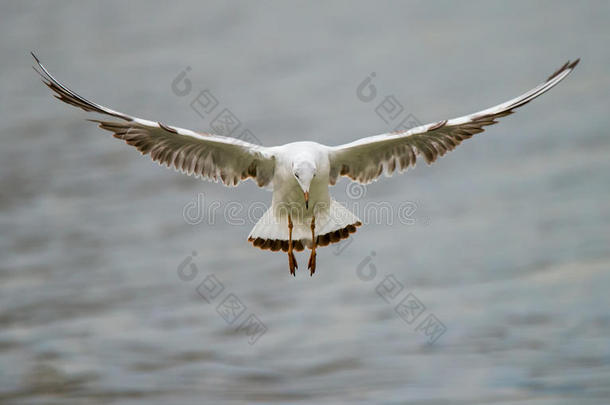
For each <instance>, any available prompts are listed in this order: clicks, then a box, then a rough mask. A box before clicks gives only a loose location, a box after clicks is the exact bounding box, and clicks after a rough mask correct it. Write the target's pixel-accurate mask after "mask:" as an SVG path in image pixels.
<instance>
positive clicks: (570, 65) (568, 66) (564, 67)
mask: <svg viewBox="0 0 610 405" xmlns="http://www.w3.org/2000/svg"><path fill="white" fill-rule="evenodd" d="M578 62H580V58H577V59H576V60H575V61H573V62H572V61H567V62H566V63H564V64H563V65H562V66H561V67H560V68H559V69H557V70H556V71H555V72H554V73H553V74H552V75H550V76H549V77H548V79H546V80H547V81H550V80H552V79H554V78H555V77H557V76H559V75H560V74H561V73H563V72H565V71H566V70H570V71H571V70H573V69H574V68H575V67H576V65H578Z"/></svg>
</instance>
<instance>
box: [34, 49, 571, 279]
mask: <svg viewBox="0 0 610 405" xmlns="http://www.w3.org/2000/svg"><path fill="white" fill-rule="evenodd" d="M32 56H33V57H34V59H35V60H36V64H37V66H38V68H39V69H40V70H37V69H36V68H34V69H35V70H36V71H37V72H38V74H40V76H41V77H42V80H43V82H44V83H45V84H46V85H47V86H48V87H49V88H50V89H51V90H52V91H53V92H55V97H57V98H58V99H59V100H61V101H63V102H65V103H68V104H71V105H73V106H76V107H80V108H82V109H83V110H85V111H88V112H95V113H99V114H102V115H106V116H109V117H111V118H112V119H109V120H95V119H92V120H91V121H93V122H96V123H98V125H99V127H100V128H102V129H105V130H108V131H111V132H113V133H114V136H115V137H116V138H118V139H122V140H123V141H125V142H126V143H127V144H129V145H131V146H134V147H135V148H137V149H138V150H139V151H140V152H141V153H142V154H145V155H149V156H150V157H151V158H152V159H153V160H154V161H156V162H159V163H160V164H164V165H166V166H168V167H169V166H171V167H174V168H175V169H177V170H179V171H181V172H182V173H186V174H188V175H194V176H198V177H204V178H207V179H210V180H214V181H221V182H222V183H223V184H225V185H227V186H236V185H238V184H239V183H240V182H241V181H244V180H248V179H250V180H253V181H254V182H256V184H257V185H258V186H260V187H270V188H272V189H273V197H272V204H271V208H269V210H268V211H267V212H266V213H265V214H264V215H263V217H262V218H261V219H260V220H259V221H258V222H257V223H256V225H255V226H254V228H253V229H252V231H251V232H250V235H249V236H248V240H249V241H250V242H252V243H253V244H254V246H257V247H260V248H262V249H269V250H272V251H279V250H282V251H285V252H287V253H288V265H289V269H290V273H291V274H293V275H294V274H295V270H296V269H297V268H298V265H297V262H296V259H295V257H294V253H293V251H294V250H297V251H301V250H303V249H304V248H305V247H308V248H309V249H311V254H310V257H309V263H308V268H309V270H310V274H311V275H313V273H314V272H315V269H316V248H317V246H326V245H328V244H330V243H334V242H338V241H339V240H341V239H345V238H348V237H349V235H350V234H351V233H353V232H355V231H356V227H358V226H360V225H361V224H362V223H361V221H360V220H359V219H358V217H356V216H355V215H354V214H352V213H351V212H350V211H349V210H347V209H346V208H345V207H343V206H342V205H340V204H339V203H337V202H336V201H334V200H333V199H331V197H330V193H329V186H330V185H334V184H335V183H336V181H337V179H338V177H339V176H346V177H349V178H350V179H351V180H353V181H356V182H359V183H363V184H366V183H370V182H372V181H375V180H376V179H377V178H378V177H379V176H381V174H385V175H387V176H390V175H392V174H393V173H394V172H395V171H399V172H403V171H404V170H406V169H407V168H408V167H410V166H415V163H416V160H417V158H418V157H423V159H424V160H425V161H426V162H427V163H428V164H430V163H432V162H434V161H435V160H436V159H437V158H438V157H439V156H443V155H444V154H445V153H446V152H448V151H451V150H453V149H454V148H455V147H456V146H458V145H459V144H460V143H461V142H462V141H463V140H465V139H468V138H470V137H471V136H472V135H474V134H477V133H479V132H483V131H484V127H486V126H488V125H493V124H495V123H497V121H496V120H497V119H498V118H501V117H504V116H507V115H509V114H512V113H513V112H514V111H513V110H515V109H516V108H519V107H521V106H523V105H525V104H527V103H529V102H530V101H532V100H533V99H535V98H536V97H538V96H540V95H541V94H543V93H545V92H547V91H548V90H549V89H551V88H552V87H554V86H555V85H556V84H557V83H559V82H560V81H562V80H563V79H564V78H565V77H566V76H567V75H569V74H570V72H571V71H572V70H573V69H574V67H575V66H576V65H577V64H578V62H579V59H577V60H575V61H574V62H567V63H566V64H564V65H563V66H562V67H561V68H560V69H558V70H557V71H556V72H555V73H553V74H552V75H551V76H549V78H548V79H546V81H544V82H543V83H541V84H540V85H538V86H536V87H534V88H533V89H532V90H530V91H528V92H526V93H524V94H522V95H521V96H519V97H516V98H513V99H512V100H509V101H507V102H504V103H502V104H498V105H497V106H494V107H491V108H487V109H485V110H482V111H479V112H477V113H474V114H469V115H465V116H462V117H459V118H453V119H450V120H442V121H438V122H435V123H431V124H426V125H422V126H419V127H416V128H412V129H410V130H405V131H398V132H391V133H385V134H381V135H375V136H370V137H367V138H362V139H359V140H357V141H354V142H351V143H347V144H344V145H340V146H326V145H322V144H319V143H315V142H294V143H289V144H286V145H281V146H273V147H264V146H259V145H254V144H251V143H248V142H244V141H241V140H239V139H235V138H229V137H225V136H220V135H214V134H209V133H205V132H196V131H192V130H189V129H183V128H178V127H174V126H170V125H166V124H164V123H161V122H156V121H149V120H145V119H141V118H137V117H134V116H131V115H128V114H124V113H121V112H118V111H114V110H112V109H110V108H107V107H104V106H102V105H99V104H96V103H94V102H91V101H89V100H87V99H85V98H84V97H82V96H80V95H78V94H77V93H75V92H73V91H72V90H70V89H69V88H67V87H66V86H65V85H63V84H62V83H61V82H59V81H58V80H56V79H55V78H54V77H53V76H52V75H51V74H50V73H49V72H48V71H47V69H46V68H45V67H44V66H43V65H42V64H41V63H40V61H39V59H38V58H37V57H36V55H34V54H33V53H32Z"/></svg>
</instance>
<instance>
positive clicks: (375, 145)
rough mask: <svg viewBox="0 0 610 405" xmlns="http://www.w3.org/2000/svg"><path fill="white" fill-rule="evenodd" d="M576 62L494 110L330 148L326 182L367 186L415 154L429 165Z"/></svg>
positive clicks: (403, 166)
mask: <svg viewBox="0 0 610 405" xmlns="http://www.w3.org/2000/svg"><path fill="white" fill-rule="evenodd" d="M578 61H579V59H577V60H576V61H574V62H567V63H566V64H565V65H563V66H562V67H561V68H559V70H557V71H556V72H555V73H553V74H552V75H551V76H549V78H548V79H546V81H545V82H544V83H541V84H540V85H538V86H536V87H534V88H533V89H532V90H530V91H528V92H527V93H524V94H522V95H521V96H519V97H516V98H513V99H512V100H509V101H507V102H505V103H502V104H499V105H496V106H495V107H491V108H488V109H486V110H483V111H479V112H477V113H474V114H469V115H464V116H462V117H459V118H454V119H451V120H443V121H439V122H436V123H432V124H427V125H422V126H419V127H416V128H413V129H410V130H407V131H400V132H392V133H387V134H382V135H376V136H371V137H368V138H362V139H359V140H357V141H354V142H351V143H348V144H345V145H341V146H335V147H331V148H330V164H331V169H330V183H331V184H335V182H336V181H337V177H338V176H347V177H349V178H350V179H352V180H354V181H357V182H360V183H364V184H366V183H370V182H372V181H374V180H375V179H377V178H378V177H379V176H380V175H381V174H382V173H383V172H385V174H386V175H387V176H390V175H392V173H393V172H394V170H396V169H398V170H399V171H400V172H402V171H404V170H406V169H407V168H408V167H409V166H415V161H416V159H417V155H419V156H423V158H424V159H425V160H426V162H427V163H428V164H430V163H432V162H434V161H435V160H436V159H437V158H438V157H439V156H443V155H444V154H445V153H446V152H448V151H451V150H453V149H454V148H455V147H456V146H458V145H459V144H460V143H461V142H462V141H463V140H465V139H468V138H470V137H471V136H472V135H474V134H478V133H479V132H483V130H484V129H483V128H484V127H486V126H487V125H493V124H495V123H496V122H497V121H496V119H498V118H501V117H504V116H507V115H509V114H512V113H513V110H514V109H515V108H519V107H521V106H523V105H525V104H527V103H529V102H530V101H532V100H533V99H535V98H536V97H538V96H540V95H541V94H543V93H545V92H547V91H548V90H550V89H551V88H552V87H554V86H555V85H556V84H557V83H559V82H560V81H562V80H563V79H564V78H565V77H566V76H567V75H569V74H570V72H571V71H572V70H573V69H574V67H575V66H576V65H577V64H578Z"/></svg>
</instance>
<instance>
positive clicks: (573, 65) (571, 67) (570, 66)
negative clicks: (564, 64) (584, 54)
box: [568, 58, 580, 69]
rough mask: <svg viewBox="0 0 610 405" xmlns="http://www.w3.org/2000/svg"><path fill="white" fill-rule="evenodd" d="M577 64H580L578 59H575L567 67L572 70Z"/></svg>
mask: <svg viewBox="0 0 610 405" xmlns="http://www.w3.org/2000/svg"><path fill="white" fill-rule="evenodd" d="M578 62H580V58H577V59H576V60H575V61H574V62H572V63H570V64H569V65H568V67H569V68H570V69H574V68H575V67H576V65H578Z"/></svg>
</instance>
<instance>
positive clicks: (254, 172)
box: [32, 53, 275, 187]
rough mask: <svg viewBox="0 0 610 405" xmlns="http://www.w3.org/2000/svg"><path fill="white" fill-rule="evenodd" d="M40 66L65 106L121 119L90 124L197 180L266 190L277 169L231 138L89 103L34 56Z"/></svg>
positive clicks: (268, 156) (261, 152)
mask: <svg viewBox="0 0 610 405" xmlns="http://www.w3.org/2000/svg"><path fill="white" fill-rule="evenodd" d="M32 56H33V57H34V59H35V60H36V63H37V64H38V67H39V68H40V69H41V70H37V69H36V68H34V70H36V72H38V74H39V75H40V76H41V77H42V80H43V82H44V83H45V84H46V85H47V86H49V88H50V89H51V90H53V91H54V92H55V93H56V94H55V97H56V98H57V99H59V100H61V101H63V102H65V103H67V104H70V105H73V106H75V107H79V108H82V109H83V110H85V111H90V112H96V113H99V114H103V115H108V116H111V117H115V118H118V119H119V120H112V121H105V120H90V121H93V122H97V123H98V124H99V127H100V128H102V129H106V130H108V131H111V132H113V133H114V137H115V138H118V139H122V140H123V141H125V142H126V143H127V144H129V145H131V146H134V147H135V148H136V149H138V150H139V151H140V152H141V153H142V154H144V155H149V156H150V157H151V158H152V160H154V161H155V162H158V163H159V164H163V165H165V166H167V167H170V166H172V167H174V168H175V169H176V170H179V171H181V172H182V173H186V174H189V175H194V176H197V177H205V178H208V179H210V180H213V181H222V183H224V184H225V185H227V186H235V185H237V184H238V183H239V182H240V181H242V180H246V179H252V180H253V181H255V182H256V184H258V185H259V186H260V187H263V186H269V185H270V184H271V180H272V178H273V172H274V170H275V156H274V155H273V153H271V152H270V150H269V149H268V148H265V147H262V146H258V145H254V144H251V143H248V142H244V141H241V140H239V139H235V138H229V137H224V136H220V135H213V134H207V133H203V132H195V131H191V130H189V129H183V128H178V127H173V126H169V125H165V124H163V123H161V122H155V121H148V120H144V119H141V118H137V117H132V116H130V115H127V114H123V113H121V112H118V111H114V110H111V109H110V108H107V107H104V106H101V105H99V104H96V103H93V102H91V101H89V100H87V99H85V98H84V97H82V96H80V95H78V94H76V93H75V92H73V91H72V90H70V89H68V88H67V87H66V86H64V85H63V84H62V83H60V82H59V81H58V80H56V79H55V78H54V77H53V76H52V75H51V74H50V73H49V72H48V71H47V69H46V68H45V67H44V66H43V65H42V64H41V63H40V61H39V60H38V58H37V57H36V55H34V54H33V53H32Z"/></svg>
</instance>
